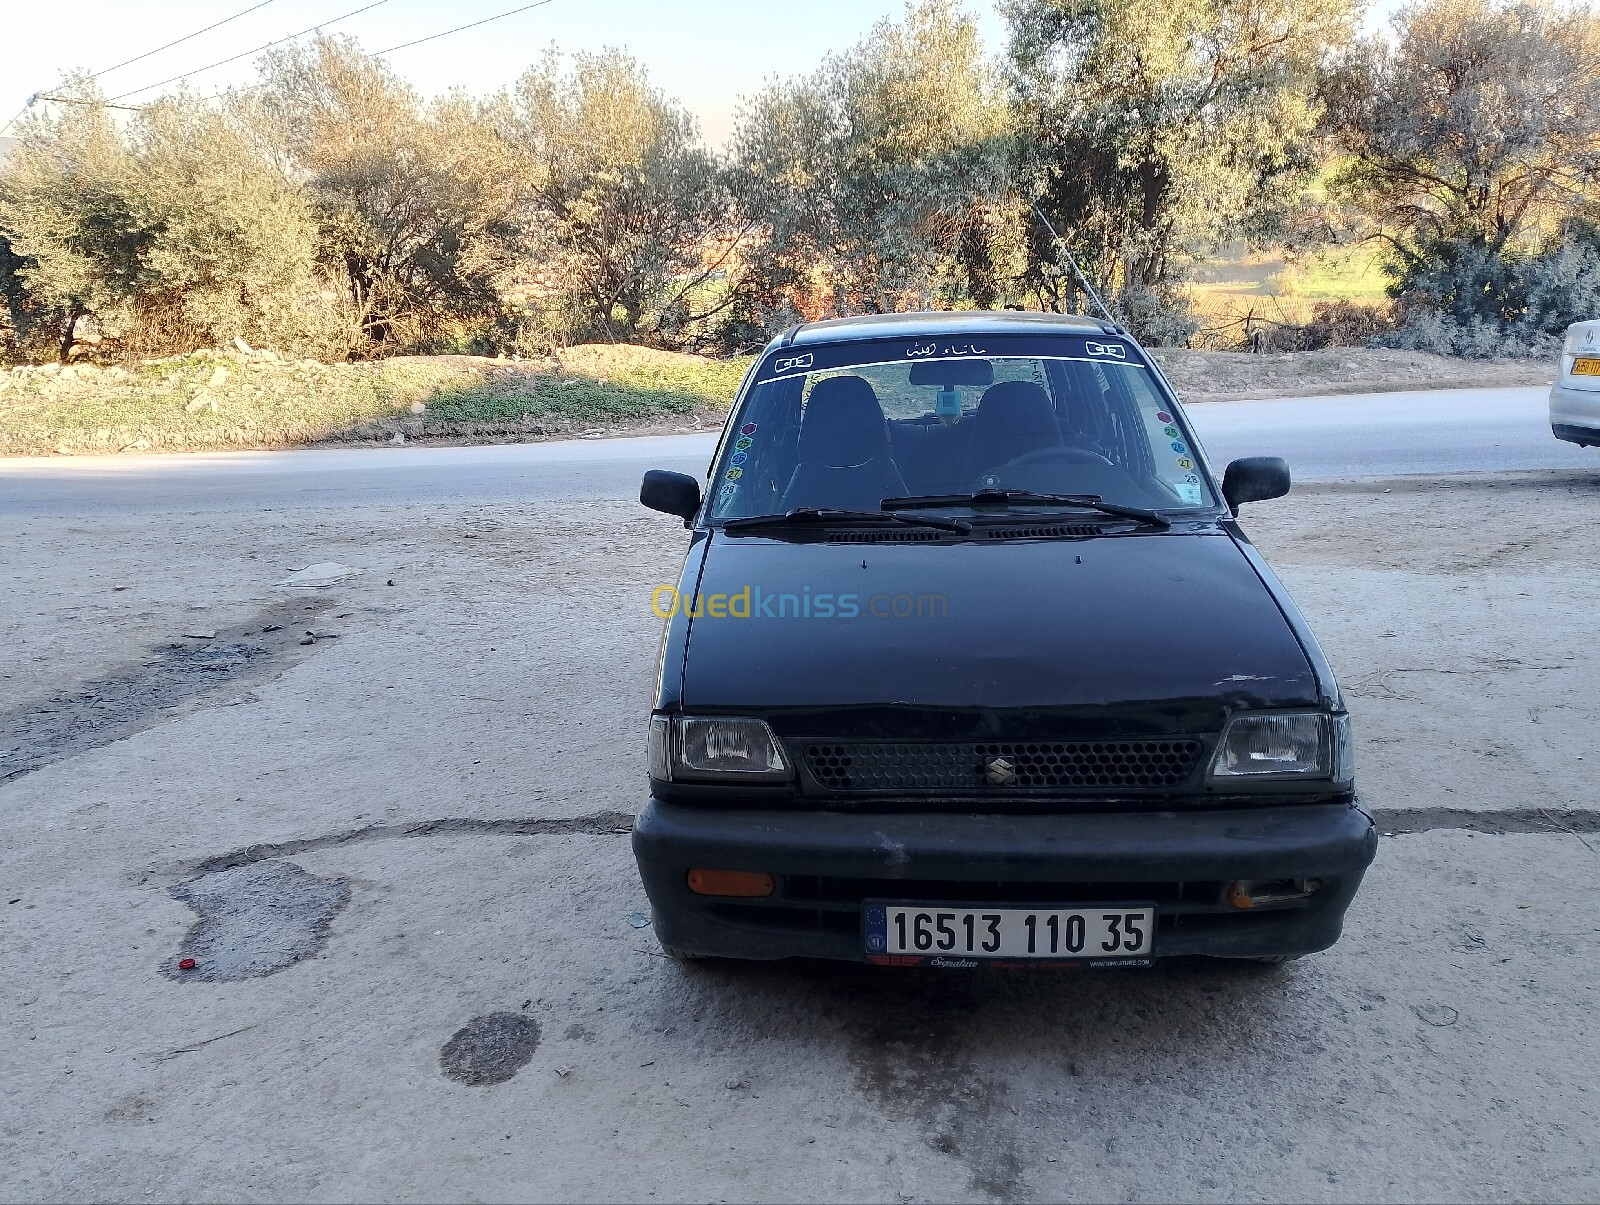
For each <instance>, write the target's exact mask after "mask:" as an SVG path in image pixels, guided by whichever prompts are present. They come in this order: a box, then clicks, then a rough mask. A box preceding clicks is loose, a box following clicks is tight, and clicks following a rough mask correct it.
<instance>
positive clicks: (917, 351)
mask: <svg viewBox="0 0 1600 1205" xmlns="http://www.w3.org/2000/svg"><path fill="white" fill-rule="evenodd" d="M988 354H989V353H988V351H987V350H986V349H985V348H982V347H979V346H978V345H977V344H976V343H949V344H946V345H945V346H944V347H940V346H939V345H938V344H937V343H913V344H912V345H911V346H910V347H908V348H906V356H907V357H908V358H910V359H919V358H921V357H924V356H986V355H988Z"/></svg>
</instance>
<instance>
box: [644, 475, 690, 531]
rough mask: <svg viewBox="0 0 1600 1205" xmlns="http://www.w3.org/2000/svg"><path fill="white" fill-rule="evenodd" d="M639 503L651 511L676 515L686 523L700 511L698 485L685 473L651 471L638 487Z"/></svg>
mask: <svg viewBox="0 0 1600 1205" xmlns="http://www.w3.org/2000/svg"><path fill="white" fill-rule="evenodd" d="M639 501H640V502H642V503H644V504H645V505H646V506H648V507H649V508H650V509H651V510H658V511H660V512H661V513H662V514H665V515H677V516H678V518H680V519H682V520H683V521H684V522H685V523H687V522H688V521H689V520H690V519H692V518H694V517H695V514H696V512H698V511H699V509H700V483H699V482H698V481H696V480H695V479H694V478H693V477H690V476H689V475H687V474H686V473H669V472H668V471H667V470H666V469H651V470H650V471H649V472H648V473H646V474H645V475H644V483H643V484H642V485H640V486H639Z"/></svg>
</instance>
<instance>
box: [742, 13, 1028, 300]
mask: <svg viewBox="0 0 1600 1205" xmlns="http://www.w3.org/2000/svg"><path fill="white" fill-rule="evenodd" d="M1008 134H1009V113H1008V110H1007V107H1006V104H1005V97H1004V93H1003V90H1002V89H1001V87H1000V85H999V83H998V81H997V80H996V78H995V74H994V71H993V69H992V68H991V67H990V65H989V64H988V63H987V62H986V61H985V60H984V57H983V52H982V45H981V42H980V40H979V37H978V32H977V28H976V25H975V23H974V22H973V21H972V19H971V18H970V17H967V16H965V15H963V14H962V13H961V12H960V11H959V10H958V9H957V8H956V7H955V5H954V4H953V3H951V2H950V0H925V2H923V3H920V4H915V5H908V6H907V10H906V14H905V17H904V19H903V20H902V21H899V22H893V21H887V20H885V21H882V22H879V23H878V24H877V25H876V26H874V28H873V29H872V31H871V32H870V33H869V34H868V35H867V37H866V38H865V39H863V40H862V42H861V43H860V44H859V45H857V46H855V47H854V48H852V49H851V50H849V51H847V52H845V53H843V54H838V55H833V56H830V57H829V58H828V59H827V60H825V61H824V62H823V64H822V66H821V67H820V68H819V69H818V70H817V71H816V72H814V73H813V74H811V75H809V76H805V77H802V78H798V79H792V80H788V81H783V82H778V83H774V84H771V85H769V86H768V87H767V88H765V89H763V90H762V91H761V92H759V93H758V94H756V95H755V96H754V97H751V98H749V99H748V100H747V101H746V102H745V104H744V106H743V108H742V109H741V111H740V113H739V116H738V120H737V123H736V127H735V133H734V139H733V156H734V161H735V165H736V167H735V172H736V175H735V178H736V180H737V189H738V197H739V205H740V209H741V212H742V213H743V214H745V215H746V216H747V217H748V218H749V219H750V220H752V221H756V222H759V223H760V224H761V226H762V228H763V232H764V239H763V242H762V246H761V249H760V251H759V253H758V254H757V256H756V261H757V266H758V280H759V283H760V284H761V286H762V291H764V298H765V301H766V303H767V308H768V309H769V310H773V311H774V312H776V311H777V310H779V309H781V306H779V305H778V302H779V300H780V299H781V298H787V299H788V302H789V304H790V305H791V306H792V307H796V308H798V309H799V310H803V311H805V312H806V313H807V314H808V316H813V317H815V316H820V315H824V314H832V313H847V312H852V311H855V310H869V311H870V310H892V309H895V308H899V307H900V306H901V305H902V304H904V303H907V302H910V303H919V304H935V303H940V302H943V303H946V304H948V303H951V302H954V301H956V300H958V299H962V298H966V297H971V298H974V299H975V300H976V301H977V302H978V303H979V304H981V305H992V304H994V302H995V301H996V299H997V298H998V296H999V293H1000V289H1001V287H1002V286H1001V285H1000V284H999V283H998V281H999V280H1000V279H1001V278H1003V277H1004V276H1005V275H1006V272H1007V270H1008V268H1009V267H1010V265H1007V264H1006V263H1004V262H1003V261H1004V256H1005V238H1004V236H1005V233H1006V232H1007V231H1008V230H1009V229H1014V226H1008V224H1007V221H1006V220H1005V218H1003V217H1001V216H1000V214H1001V212H1002V211H1005V217H1012V216H1014V215H1012V214H1010V211H1009V210H1007V208H1006V207H1007V205H1008V202H1009V200H1010V193H1009V189H1008V174H1007V171H1008V157H1009V145H1008V142H1007V138H1008ZM757 325H760V323H759V322H758V323H757Z"/></svg>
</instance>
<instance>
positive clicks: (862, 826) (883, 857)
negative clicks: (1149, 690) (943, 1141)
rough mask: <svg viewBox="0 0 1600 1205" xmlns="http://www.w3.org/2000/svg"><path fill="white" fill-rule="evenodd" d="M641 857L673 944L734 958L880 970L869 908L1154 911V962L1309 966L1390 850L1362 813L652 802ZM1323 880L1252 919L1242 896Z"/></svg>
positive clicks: (661, 930)
mask: <svg viewBox="0 0 1600 1205" xmlns="http://www.w3.org/2000/svg"><path fill="white" fill-rule="evenodd" d="M633 849H634V855H635V856H636V857H637V859H638V862H639V873H640V875H641V876H642V877H643V879H644V886H645V891H646V893H647V894H648V895H649V897H650V903H651V907H652V910H653V912H654V917H655V929H656V935H657V937H658V938H659V939H660V940H661V943H662V945H664V946H667V947H669V948H671V949H676V950H681V951H685V952H688V953H692V954H706V955H714V956H720V957H727V958H789V957H807V958H836V959H845V960H848V961H855V962H860V961H865V960H866V954H865V951H864V943H863V940H862V935H861V904H862V901H864V900H867V899H888V900H928V901H930V902H932V901H943V902H949V903H964V902H994V903H1018V904H1028V903H1038V904H1047V903H1057V904H1071V903H1078V902H1082V903H1102V902H1121V901H1126V902H1134V901H1140V902H1143V901H1153V902H1154V903H1155V906H1156V939H1155V947H1154V954H1155V956H1156V957H1166V956H1171V955H1178V954H1211V955H1219V956H1223V957H1235V958H1241V957H1269V956H1276V955H1284V954H1308V953H1311V952H1313V951H1316V950H1322V949H1326V948H1327V947H1328V946H1331V945H1332V944H1333V943H1334V942H1335V941H1337V940H1338V938H1339V932H1340V929H1341V927H1342V925H1343V922H1344V913H1345V909H1346V908H1348V907H1349V904H1350V901H1351V899H1352V898H1353V897H1354V896H1355V893H1356V889H1357V887H1359V886H1360V884H1361V876H1362V874H1363V873H1364V872H1365V870H1366V868H1367V866H1368V864H1369V863H1370V862H1371V861H1372V858H1373V855H1374V854H1375V853H1376V852H1377V833H1376V832H1375V830H1374V829H1373V825H1372V821H1371V819H1370V818H1369V817H1368V816H1367V815H1366V814H1365V813H1364V812H1362V811H1361V810H1360V809H1359V808H1357V807H1356V806H1355V805H1354V804H1345V803H1329V804H1298V805H1281V806H1271V807H1258V808H1240V809H1233V810H1227V811H1203V810H1199V809H1197V810H1195V811H1192V812H1191V811H1186V812H1124V813H1114V814H1105V813H1088V814H1084V813H1068V814H1059V815H1044V816H1040V815H970V814H969V815H951V814H942V813H941V814H902V813H870V814H864V813H843V812H800V811H787V810H786V811H768V810H760V811H757V810H750V809H747V810H724V809H720V808H704V807H691V806H685V805H683V804H675V803H664V802H662V801H661V800H658V799H652V800H651V801H650V803H649V804H648V805H647V806H646V807H645V809H644V811H643V812H642V813H640V815H639V819H638V821H637V823H636V824H635V826H634V830H633ZM691 867H704V868H709V869H717V870H749V871H762V872H765V873H768V874H771V875H772V876H773V877H774V878H775V879H776V880H777V889H776V890H775V891H774V893H773V894H772V895H771V896H770V897H768V898H765V899H722V898H713V897H707V896H701V895H696V894H694V893H693V892H691V891H690V890H689V888H688V884H687V881H686V876H687V873H688V871H689V869H690V868H691ZM1241 879H1242V880H1250V881H1255V882H1260V881H1264V880H1269V881H1270V880H1304V879H1317V880H1319V881H1320V883H1321V886H1320V887H1319V888H1318V889H1317V890H1316V891H1314V892H1312V893H1311V894H1310V895H1309V896H1306V897H1304V898H1301V899H1295V900H1285V901H1281V902H1277V903H1263V904H1261V905H1258V906H1257V907H1254V908H1250V909H1248V910H1242V909H1239V908H1236V907H1235V906H1234V905H1233V904H1231V903H1229V902H1228V899H1227V896H1226V889H1227V885H1228V884H1229V883H1230V882H1233V881H1235V880H1241Z"/></svg>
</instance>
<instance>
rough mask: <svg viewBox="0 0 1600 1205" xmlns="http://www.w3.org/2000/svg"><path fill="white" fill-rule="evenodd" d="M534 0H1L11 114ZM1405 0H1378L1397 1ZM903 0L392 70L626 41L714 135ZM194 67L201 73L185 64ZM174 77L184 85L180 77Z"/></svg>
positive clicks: (206, 77) (3, 90) (472, 34)
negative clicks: (48, 96) (290, 46)
mask: <svg viewBox="0 0 1600 1205" xmlns="http://www.w3.org/2000/svg"><path fill="white" fill-rule="evenodd" d="M524 2H526V0H377V3H376V4H375V6H374V7H372V8H371V9H369V10H368V11H366V12H359V13H357V14H356V15H355V16H352V17H350V18H349V19H348V20H344V21H338V20H335V18H338V17H339V16H341V15H343V14H345V13H349V12H351V11H352V10H355V9H358V8H360V7H362V6H363V5H366V4H371V3H373V0H265V3H262V0H205V2H199V0H49V2H48V3H46V2H41V0H0V41H3V42H4V44H5V47H6V52H7V53H6V54H5V57H4V59H3V60H0V123H3V122H6V121H8V120H10V118H11V116H12V115H13V114H15V113H16V112H17V111H18V110H20V109H21V108H22V107H23V106H24V105H25V104H26V102H27V100H28V97H29V96H31V95H32V94H34V93H35V92H39V91H48V90H50V89H51V88H52V87H53V86H54V85H56V84H57V83H58V82H59V81H60V80H61V78H62V76H63V75H65V74H67V73H69V72H71V71H75V70H84V71H89V72H106V74H104V75H103V76H102V77H101V79H100V84H101V86H102V87H103V89H104V90H105V92H106V94H107V96H109V97H115V96H117V95H119V94H121V93H129V92H132V93H133V95H130V96H127V97H126V99H125V102H124V103H127V104H137V103H138V102H139V101H141V100H148V99H153V98H154V97H155V96H157V95H159V92H160V91H161V89H151V90H148V91H144V90H141V91H138V92H134V91H133V90H134V89H146V88H148V87H149V86H150V85H153V84H157V83H159V82H160V81H163V80H166V79H168V78H169V77H173V76H185V75H186V74H187V78H188V80H189V83H190V86H191V87H193V88H194V89H195V90H197V91H199V92H202V93H205V92H210V91H213V90H216V89H219V88H223V87H226V86H228V85H232V84H242V83H248V82H250V81H252V80H253V79H254V78H255V73H254V68H253V67H252V60H253V58H254V57H255V56H254V55H246V56H245V57H243V58H240V59H238V60H237V61H235V62H233V63H228V64H226V65H223V66H220V67H216V68H215V69H213V70H209V71H203V70H200V69H201V68H204V67H205V66H206V65H208V64H211V63H214V62H216V61H218V60H220V59H225V58H229V57H230V56H233V55H237V54H240V53H241V52H244V51H250V50H253V49H254V48H256V47H259V46H261V45H262V44H264V43H267V42H271V41H273V40H275V39H278V38H282V37H285V36H288V35H291V34H297V33H300V32H301V31H302V30H307V29H309V28H311V27H313V26H316V25H317V24H318V23H326V24H325V25H324V28H325V29H326V30H327V31H328V32H329V33H345V34H350V35H352V36H353V37H355V38H357V39H358V40H359V41H360V42H361V44H362V45H363V46H364V47H365V48H366V49H368V50H373V51H377V50H383V49H386V48H387V47H390V46H396V45H399V44H401V43H405V42H410V41H413V40H414V39H417V38H424V37H427V36H428V35H430V34H435V33H439V32H442V31H444V30H447V29H450V28H452V27H454V26H458V25H465V24H467V23H468V22H472V21H478V20H481V19H483V18H485V17H490V16H493V15H494V14H496V13H501V12H505V11H506V10H508V9H513V8H516V7H519V5H520V4H521V3H524ZM1397 3H1398V0H1376V4H1375V6H1374V7H1375V9H1376V10H1378V11H1380V12H1387V11H1388V10H1391V9H1393V8H1394V7H1395V6H1396V4H1397ZM253 4H260V7H259V8H257V9H256V11H254V12H248V13H246V14H245V15H244V16H241V17H239V18H238V19H237V20H234V21H229V22H228V23H227V24H224V25H222V26H221V27H220V28H217V29H214V30H211V31H210V32H207V33H203V34H200V36H198V37H195V38H192V39H190V40H188V41H185V42H183V43H182V44H181V45H178V46H174V47H172V48H171V49H169V50H164V51H162V52H160V53H159V54H154V55H151V56H150V57H148V58H144V59H141V60H140V61H139V62H135V63H131V64H129V65H128V66H124V67H117V68H116V69H115V70H110V71H108V70H107V69H108V68H111V67H113V66H114V65H115V64H119V63H122V62H123V61H124V60H127V59H130V58H133V57H134V56H135V55H140V54H143V53H144V52H145V51H149V50H154V49H155V48H157V47H159V46H161V45H162V44H164V43H167V42H171V41H173V40H175V39H177V38H181V37H183V36H184V35H186V34H190V33H194V32H195V31H197V30H201V29H203V28H205V27H206V26H208V25H210V24H212V23H213V22H216V21H220V20H222V19H223V18H225V17H229V16H232V15H233V14H235V13H239V12H241V11H243V10H246V9H248V8H250V7H251V5H253ZM967 9H968V11H969V12H971V13H972V14H973V15H974V16H975V17H976V18H977V20H978V26H979V30H980V32H981V33H982V35H983V38H984V41H985V43H986V44H987V45H988V47H989V49H990V50H991V51H998V50H1000V49H1001V48H1003V46H1004V43H1005V26H1004V22H1003V21H1002V20H1001V19H1000V17H999V16H998V14H997V13H996V12H995V9H994V6H993V4H992V3H991V2H989V0H967ZM903 11H904V3H903V0H801V2H800V3H799V4H789V5H778V4H773V3H770V0H768V2H763V0H547V3H544V4H542V5H540V6H539V7H535V8H532V9H530V10H529V11H526V12H522V13H518V14H516V15H514V16H509V17H506V18H505V19H504V20H500V21H494V22H492V23H490V24H486V25H484V26H482V27H480V28H477V29H468V30H464V31H463V32H461V33H457V34H453V35H451V36H449V37H446V38H440V39H439V40H437V41H433V42H429V43H427V44H426V45H422V46H415V47H412V48H410V49H406V50H399V51H396V52H395V53H394V54H393V55H391V56H389V61H390V63H391V64H393V66H394V67H395V69H396V70H397V71H398V72H399V73H400V74H401V75H403V76H405V77H406V78H407V79H409V80H410V81H411V82H412V83H413V84H414V85H415V86H416V87H417V88H419V89H420V90H421V91H422V92H424V93H427V94H436V93H440V92H444V91H446V90H448V89H450V88H452V87H457V86H462V87H465V88H467V89H468V90H469V91H472V92H477V93H486V92H493V91H496V90H497V89H499V88H502V87H504V86H506V85H507V84H510V83H511V82H512V81H513V80H515V79H516V78H517V76H519V75H520V74H521V73H522V72H523V71H524V70H525V69H526V68H527V67H528V66H529V65H530V64H531V63H533V62H535V61H536V60H537V59H538V58H539V56H540V55H541V54H542V53H543V51H544V50H545V48H546V47H548V46H550V45H552V44H554V45H555V46H556V47H558V48H559V49H561V50H562V51H565V52H571V51H577V50H599V49H601V48H603V47H607V46H615V47H620V48H623V49H626V50H627V51H629V52H630V53H631V54H632V55H633V56H634V57H635V58H637V59H639V60H640V61H641V62H642V63H643V64H644V65H645V67H646V68H647V69H648V70H649V72H650V76H651V78H652V80H653V81H654V82H655V84H656V86H657V87H659V88H661V89H662V90H663V91H665V92H666V93H668V94H669V95H671V96H675V97H676V98H677V99H678V100H680V101H681V102H682V103H683V104H684V105H685V106H686V107H687V108H688V109H689V111H690V112H692V113H694V114H695V116H696V117H698V118H699V120H700V125H701V131H702V132H703V134H704V135H705V137H706V139H707V141H708V142H710V143H711V144H712V145H713V146H716V145H720V144H721V143H722V142H723V140H724V139H725V138H726V137H727V135H728V132H729V131H730V129H731V128H732V124H733V115H734V111H735V109H736V107H737V104H738V98H739V97H740V96H741V95H747V94H749V93H751V92H753V91H755V90H756V89H757V88H759V87H760V86H761V84H762V82H763V81H764V80H766V79H769V78H772V77H774V76H788V75H797V74H802V73H805V72H808V71H810V70H811V69H812V68H813V67H815V66H816V64H817V63H818V62H819V61H820V60H821V59H822V57H823V56H824V55H826V54H827V53H828V52H829V51H833V50H844V49H846V48H848V47H850V46H852V45H854V44H855V43H856V42H858V41H860V40H861V38H862V36H863V35H865V34H866V33H867V31H868V30H869V29H871V27H872V25H873V24H874V23H875V22H876V21H878V20H879V19H880V18H883V17H886V16H887V17H898V16H899V15H900V14H901V13H902V12H903ZM188 73H193V74H188ZM169 87H176V84H173V85H169Z"/></svg>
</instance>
